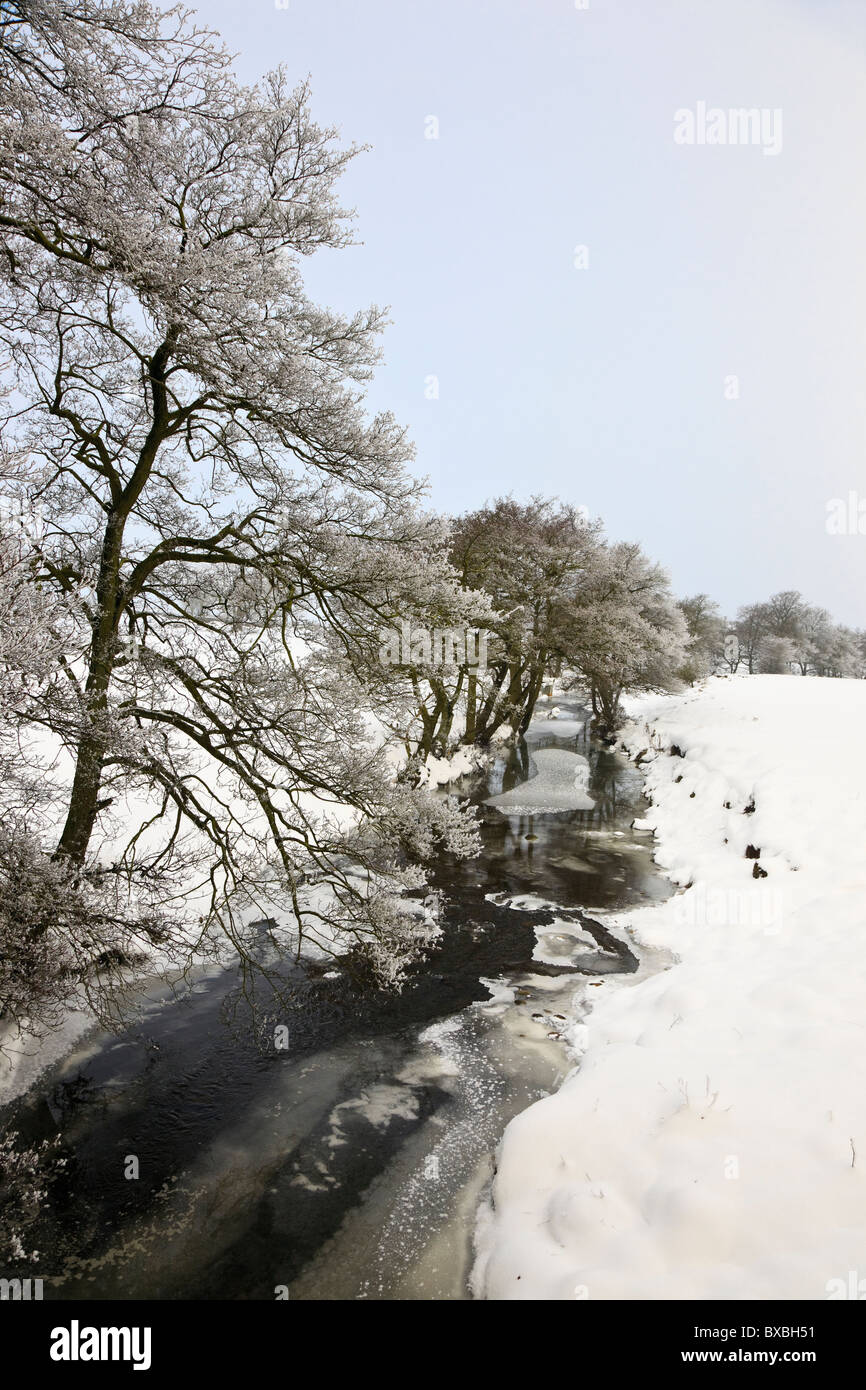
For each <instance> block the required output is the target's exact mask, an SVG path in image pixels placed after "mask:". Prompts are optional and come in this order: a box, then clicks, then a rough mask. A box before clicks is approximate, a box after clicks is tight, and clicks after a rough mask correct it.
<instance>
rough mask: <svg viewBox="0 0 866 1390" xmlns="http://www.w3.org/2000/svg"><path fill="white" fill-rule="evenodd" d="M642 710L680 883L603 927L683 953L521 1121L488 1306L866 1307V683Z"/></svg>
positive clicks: (656, 803)
mask: <svg viewBox="0 0 866 1390" xmlns="http://www.w3.org/2000/svg"><path fill="white" fill-rule="evenodd" d="M630 712H631V714H632V715H633V718H634V721H635V722H634V723H633V724H631V725H630V726H629V727H628V728H627V729H626V731H625V740H626V742H627V744H628V746H629V748H630V750H631V751H632V752H633V753H634V754H637V753H638V752H639V751H640V750H641V749H644V748H648V749H650V758H651V759H652V761H650V762H649V764H648V765H646V759H644V760H642V762H641V766H642V767H643V766H645V765H646V770H647V790H648V794H649V796H650V797H651V799H652V802H653V806H652V809H651V811H650V813H649V816H648V817H647V819H646V821H645V822H642V824H645V825H647V826H649V827H651V828H652V829H653V830H654V831H655V835H656V858H657V860H658V863H659V864H660V865H661V866H662V867H663V868H664V870H665V871H666V872H667V873H668V875H669V876H670V877H671V879H672V880H673V881H674V883H676V884H677V885H679V886H680V888H681V889H682V890H683V891H679V892H677V894H676V895H675V896H674V897H673V898H671V899H670V900H669V901H668V902H665V903H663V904H661V905H659V906H653V907H650V908H644V909H639V910H637V911H633V912H631V913H629V914H621V915H619V916H614V917H613V918H612V919H610V920H608V923H607V924H608V925H609V926H611V927H612V928H613V929H614V930H618V929H619V930H629V931H631V932H633V935H634V938H635V940H636V941H637V942H638V943H639V944H640V943H645V944H646V945H647V946H663V947H665V948H667V949H668V950H669V951H673V952H674V954H675V959H676V962H677V963H675V964H673V965H671V966H669V967H668V968H666V969H663V970H660V971H659V972H658V973H656V974H654V975H651V976H650V977H649V978H646V979H644V980H642V981H640V982H638V983H631V984H630V983H629V980H628V977H623V976H619V977H606V978H605V980H604V984H603V986H602V987H601V988H598V989H594V990H593V991H592V994H593V995H594V996H595V998H594V1000H593V1004H594V1008H593V1011H592V1012H591V1013H590V1015H589V1017H588V1020H587V1023H588V1027H586V1028H583V1029H580V1030H579V1033H577V1034H576V1036H579V1037H580V1038H581V1039H582V1046H583V1047H584V1048H585V1051H584V1054H583V1056H582V1059H581V1061H580V1065H579V1069H578V1070H576V1071H574V1072H573V1073H572V1074H571V1076H570V1077H569V1078H568V1079H567V1080H566V1082H565V1083H564V1084H563V1086H562V1088H561V1089H560V1090H559V1091H558V1092H557V1093H556V1094H554V1095H552V1096H550V1097H549V1098H547V1099H545V1100H542V1101H540V1102H538V1103H537V1104H536V1105H534V1106H532V1107H531V1108H530V1109H529V1110H526V1111H524V1112H523V1113H522V1114H521V1115H519V1116H518V1117H517V1118H516V1119H515V1120H513V1121H512V1122H511V1124H510V1125H509V1127H508V1129H507V1130H506V1133H505V1137H504V1139H503V1142H502V1146H501V1152H500V1154H499V1157H498V1169H497V1175H496V1178H495V1181H494V1186H493V1193H492V1206H491V1205H486V1206H485V1207H483V1208H482V1210H481V1212H480V1213H479V1220H478V1235H477V1252H478V1253H477V1261H476V1266H475V1270H474V1275H473V1285H474V1289H475V1292H476V1294H477V1295H478V1296H480V1297H486V1298H489V1299H575V1298H576V1299H686V1298H705V1299H711V1298H719V1299H737V1298H740V1299H770V1298H782V1299H827V1298H845V1297H851V1296H854V1297H857V1296H858V1295H857V1292H856V1291H857V1290H859V1297H860V1298H866V682H863V681H853V680H832V679H823V680H818V679H809V678H807V679H804V678H803V677H800V676H754V677H745V678H715V679H713V680H711V681H709V682H708V683H707V684H706V685H705V686H704V687H703V688H702V689H700V690H698V691H694V690H692V691H689V692H688V693H686V694H685V695H683V696H667V697H652V698H649V697H648V698H645V699H643V700H642V701H640V702H634V703H633V704H632V705H631V706H630ZM650 735H651V736H650ZM651 745H652V746H651ZM672 746H673V747H675V750H678V751H679V753H681V754H683V755H684V756H679V755H678V752H677V751H674V752H673V753H671V751H670V750H671V748H672ZM752 805H754V811H753V812H751V813H750V812H749V811H747V809H746V808H749V807H751V806H752ZM747 849H748V850H749V852H750V853H752V854H753V853H754V852H755V851H759V858H758V859H755V858H748V857H746V851H747ZM756 864H757V865H759V869H760V870H763V871H765V872H766V874H767V877H766V878H763V877H760V878H754V877H752V875H753V872H754V869H755V865H756ZM688 885H691V886H688Z"/></svg>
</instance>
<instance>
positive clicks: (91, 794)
mask: <svg viewBox="0 0 866 1390" xmlns="http://www.w3.org/2000/svg"><path fill="white" fill-rule="evenodd" d="M122 542H123V520H122V519H121V518H120V517H118V516H117V515H112V516H110V517H109V520H108V524H107V526H106V528H105V536H104V539H103V544H102V558H101V561H100V566H99V579H98V581H97V586H96V599H97V612H96V618H95V620H94V623H93V637H92V641H91V646H90V668H89V670H88V673H87V683H86V685H85V688H84V696H85V708H84V710H83V711H82V717H83V719H84V727H83V729H82V731H81V735H80V737H79V740H78V749H77V753H76V760H75V775H74V777H73V780H72V793H71V796H70V800H69V810H68V812H67V816H66V824H65V825H64V827H63V831H62V834H61V836H60V840H59V842H58V845H57V849H56V851H55V855H56V857H57V858H60V857H63V858H66V859H68V860H69V861H70V862H71V863H73V864H75V865H81V864H83V862H84V856H85V855H86V853H87V846H88V844H89V843H90V837H91V835H92V834H93V827H94V824H95V823H96V816H97V813H98V810H99V789H100V786H101V784H102V769H103V763H104V761H105V754H106V749H107V745H108V728H107V716H108V689H109V686H110V685H111V676H112V672H113V670H114V662H115V659H116V656H117V625H118V622H119V619H120V611H119V605H118V598H119V583H120V556H121V546H122Z"/></svg>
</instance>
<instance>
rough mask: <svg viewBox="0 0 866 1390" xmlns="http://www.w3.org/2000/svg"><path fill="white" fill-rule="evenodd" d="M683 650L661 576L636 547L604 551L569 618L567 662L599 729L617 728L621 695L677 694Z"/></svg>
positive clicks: (680, 626) (678, 614) (683, 638)
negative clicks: (585, 689) (570, 634)
mask: <svg viewBox="0 0 866 1390" xmlns="http://www.w3.org/2000/svg"><path fill="white" fill-rule="evenodd" d="M687 644H688V628H687V626H686V620H685V618H684V616H683V613H682V610H681V609H680V607H679V605H678V604H677V602H676V600H675V599H674V597H673V594H672V593H671V590H670V580H669V577H668V575H667V572H666V571H665V570H664V569H663V568H662V567H661V566H660V565H656V564H654V563H653V562H652V561H651V560H650V559H649V558H648V557H647V556H646V555H645V554H644V553H643V551H642V550H641V548H640V546H639V545H635V544H628V543H624V542H621V543H619V544H617V545H611V546H608V547H606V548H605V550H604V551H603V553H602V563H601V565H600V567H599V569H598V572H597V573H596V574H595V575H594V576H593V579H592V582H591V584H590V585H589V586H588V587H587V591H586V593H585V595H584V596H583V602H582V604H581V607H580V608H579V610H578V611H577V612H576V614H575V622H574V625H573V640H572V645H571V649H570V656H569V664H570V665H572V666H573V667H574V668H576V671H577V672H578V673H579V679H580V680H582V681H583V682H584V683H585V684H586V685H588V687H589V691H590V697H591V700H592V707H593V712H594V713H595V715H596V717H597V718H598V719H599V721H600V723H601V726H602V727H604V728H606V729H608V730H614V729H616V728H617V727H618V726H619V724H620V722H621V719H622V709H621V703H620V702H621V699H622V696H623V695H625V694H629V693H639V692H641V691H648V690H671V689H676V688H677V686H678V685H679V683H680V675H679V672H680V671H681V669H682V666H683V663H684V659H685V656H686V652H687Z"/></svg>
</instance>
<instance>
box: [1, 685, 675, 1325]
mask: <svg viewBox="0 0 866 1390" xmlns="http://www.w3.org/2000/svg"><path fill="white" fill-rule="evenodd" d="M566 712H567V711H566V710H563V713H566ZM541 746H557V747H560V748H566V749H570V750H572V751H576V752H578V753H580V754H581V755H584V756H586V757H587V758H588V760H589V763H590V777H589V786H588V792H589V795H590V797H591V798H592V799H593V800H594V801H595V809H594V810H592V811H589V810H586V811H566V812H558V813H556V814H545V815H534V816H530V815H522V816H521V815H511V816H506V815H505V814H503V813H502V812H501V811H498V810H496V809H494V808H491V807H484V810H483V830H482V834H483V842H484V850H483V854H482V856H481V857H480V859H478V860H474V861H469V862H463V863H455V862H443V863H441V864H440V865H439V867H438V869H437V871H436V874H435V880H434V886H435V887H436V888H437V889H438V890H440V891H441V893H442V894H443V908H442V912H443V915H442V926H443V929H444V930H443V936H442V939H441V942H440V944H438V945H437V947H436V949H434V951H433V952H432V953H431V955H430V957H429V958H428V960H427V961H426V963H424V964H423V965H422V966H421V967H419V968H418V969H417V970H415V971H414V972H413V974H412V975H411V977H410V979H409V982H408V984H407V986H406V987H405V988H404V990H403V992H402V994H400V995H397V996H394V995H384V994H365V993H363V992H360V991H359V990H358V989H357V987H355V986H352V985H351V984H350V983H349V982H348V981H347V980H346V978H345V977H340V978H337V979H326V978H323V977H322V973H321V970H317V969H316V968H315V967H314V968H313V970H312V972H310V971H306V972H304V971H300V970H296V971H294V972H293V973H292V974H291V975H290V976H289V977H288V980H287V982H288V983H289V984H290V985H291V997H290V999H289V1000H286V999H285V998H281V999H280V1000H279V1001H277V1000H275V999H274V998H273V997H269V995H268V993H267V990H262V989H259V992H258V995H257V997H256V999H255V1000H254V1001H253V1003H254V1007H251V1001H250V999H249V995H248V992H245V990H244V989H243V988H239V985H240V984H241V983H242V982H240V981H239V979H238V976H237V973H236V972H231V971H223V972H219V973H213V974H211V975H210V976H203V977H202V978H200V979H198V980H197V981H196V982H195V983H194V984H192V986H191V987H189V988H187V989H186V990H185V992H184V993H183V995H182V997H177V995H176V993H173V992H171V991H169V990H168V989H166V988H164V987H161V988H159V989H157V990H155V991H154V992H153V994H152V995H151V996H150V998H149V1000H148V1002H147V1004H146V1006H145V1009H144V1012H143V1015H142V1017H140V1018H139V1019H138V1020H137V1021H136V1023H135V1024H134V1025H133V1026H130V1028H129V1029H128V1030H127V1031H126V1032H124V1033H122V1034H119V1035H108V1034H104V1033H100V1032H94V1033H93V1034H92V1035H91V1036H90V1037H88V1038H86V1039H85V1040H84V1041H83V1042H82V1044H81V1045H80V1046H79V1047H77V1048H76V1050H75V1051H74V1052H73V1054H72V1055H71V1056H69V1057H67V1058H66V1059H65V1060H64V1061H63V1062H61V1063H59V1064H58V1065H56V1066H54V1067H53V1068H52V1069H50V1070H49V1071H48V1072H46V1073H44V1074H43V1076H42V1077H41V1078H40V1080H39V1082H38V1084H37V1085H36V1087H35V1088H34V1089H33V1090H31V1091H30V1092H29V1093H28V1094H27V1095H26V1096H24V1097H21V1098H20V1099H19V1100H18V1101H16V1102H14V1103H13V1104H12V1105H11V1106H9V1107H7V1109H6V1111H5V1112H4V1113H3V1114H2V1115H0V1124H2V1126H3V1127H4V1128H5V1127H8V1128H11V1129H14V1130H17V1131H18V1132H19V1134H20V1135H21V1136H22V1138H23V1139H25V1140H26V1141H28V1142H31V1143H32V1142H35V1141H38V1140H41V1139H43V1138H54V1137H55V1136H59V1138H60V1152H62V1154H63V1156H64V1157H65V1159H66V1166H65V1168H64V1169H63V1171H62V1173H61V1174H60V1176H59V1177H58V1178H56V1179H55V1180H54V1181H53V1182H52V1183H51V1185H50V1187H49V1192H48V1199H47V1201H46V1205H45V1209H44V1212H43V1215H42V1217H41V1218H40V1220H39V1222H38V1224H37V1226H36V1228H35V1230H33V1231H31V1233H30V1236H31V1243H32V1245H34V1246H35V1247H36V1248H37V1249H38V1250H39V1251H40V1257H39V1261H38V1268H37V1267H30V1268H29V1269H28V1270H27V1273H29V1274H33V1275H37V1274H38V1275H39V1276H41V1277H43V1279H44V1280H45V1296H46V1297H47V1298H97V1299H98V1298H170V1299H212V1298H223V1299H225V1298H228V1299H250V1298H251V1299H262V1298H264V1299H273V1298H274V1297H275V1296H276V1293H275V1291H276V1290H279V1291H280V1293H281V1294H284V1296H288V1297H291V1298H293V1299H298V1298H300V1299H308V1298H309V1299H330V1298H462V1297H466V1296H467V1283H466V1280H467V1273H468V1268H469V1261H470V1254H471V1230H472V1223H473V1217H474V1211H475V1208H476V1206H477V1202H478V1197H479V1194H480V1192H481V1190H482V1187H483V1185H484V1182H485V1181H486V1180H487V1178H488V1176H489V1173H490V1162H491V1155H492V1153H493V1151H494V1149H495V1146H496V1144H497V1142H498V1140H499V1138H500V1136H501V1134H502V1131H503V1129H504V1127H505V1125H506V1124H507V1122H508V1120H509V1119H510V1118H512V1117H513V1115H515V1114H516V1113H518V1112H519V1111H520V1110H522V1109H524V1108H525V1107H526V1106H527V1105H529V1104H531V1103H532V1101H533V1100H535V1099H538V1098H539V1097H540V1096H542V1095H544V1094H547V1093H549V1091H550V1090H551V1089H553V1088H554V1087H555V1086H556V1084H557V1083H558V1082H559V1081H560V1080H561V1079H562V1077H563V1076H564V1075H565V1074H566V1072H567V1071H568V1070H569V1069H570V1065H571V1063H570V1061H569V1059H568V1055H567V1052H566V1049H565V1046H564V1042H563V1040H562V1039H561V1037H560V1036H559V1032H560V1029H561V1028H563V1029H564V1028H565V1023H564V1017H563V1016H564V1015H566V1014H568V1013H570V1012H571V1011H572V1010H573V1007H574V1002H575V996H576V995H577V996H578V1004H577V1007H578V1013H580V1010H581V1008H582V1003H581V1000H582V998H584V997H586V999H587V1002H588V1004H591V1002H592V996H593V987H594V985H595V983H596V982H598V981H600V980H602V979H603V977H604V975H606V974H609V973H611V972H622V971H635V970H636V969H638V967H639V964H640V963H639V962H638V960H637V958H636V956H635V955H634V954H633V952H632V950H631V948H630V945H629V943H628V942H627V941H626V940H625V939H624V938H623V936H622V934H618V933H617V930H616V924H615V921H613V922H611V921H610V920H609V916H608V914H611V913H614V914H615V912H616V910H617V909H622V908H625V907H629V906H633V905H635V904H638V903H640V902H645V901H649V900H652V899H657V898H659V897H661V896H664V894H665V892H666V891H667V890H666V887H665V885H664V882H663V880H661V878H660V877H659V875H658V874H657V873H656V871H655V870H654V869H653V866H652V863H651V860H650V853H649V845H648V842H647V837H646V836H645V835H641V834H639V833H635V832H632V831H631V830H630V829H629V827H630V823H631V821H632V819H633V818H634V817H635V816H636V815H640V814H641V812H642V810H643V803H642V800H641V779H640V775H639V773H637V772H636V771H635V770H634V769H633V768H631V767H630V766H629V765H628V763H627V762H626V761H625V760H624V759H623V758H622V757H620V756H619V755H616V754H614V753H612V752H610V751H609V750H607V749H605V748H604V747H602V746H599V745H594V744H592V745H591V744H588V743H583V742H581V741H580V739H579V738H567V739H558V738H557V737H556V736H555V723H554V722H553V721H551V726H550V729H549V730H548V728H547V726H544V727H543V730H542V732H539V729H538V728H536V729H534V730H533V731H532V733H531V736H530V746H526V745H522V746H521V748H520V749H519V750H517V751H514V752H512V753H511V754H510V755H509V757H508V758H507V759H506V758H503V759H501V760H500V761H499V762H497V763H496V765H495V766H494V767H493V768H492V769H491V770H490V771H489V773H488V774H487V775H486V776H484V777H480V776H479V777H476V778H474V779H469V780H467V781H466V782H465V783H464V785H463V786H462V788H461V790H462V791H463V792H464V794H466V795H470V796H472V798H473V799H475V800H478V801H480V800H482V799H483V798H484V797H485V796H487V795H489V794H491V793H494V794H495V793H498V792H500V791H501V790H503V789H504V790H508V789H509V788H510V787H512V786H514V785H516V784H518V783H519V782H520V781H522V780H523V779H525V778H526V776H527V775H528V774H529V773H530V772H531V771H532V765H531V752H532V748H538V747H541ZM525 895H530V896H529V901H528V902H527V901H526V900H525ZM515 899H517V901H515ZM594 914H597V915H594ZM545 928H546V929H547V930H546V931H545ZM539 933H540V934H541V937H542V938H543V941H544V951H543V956H544V958H543V959H542V960H539V959H538V958H534V957H533V952H534V951H535V950H536V947H537V943H538V942H539ZM641 968H645V963H644V964H643V965H641ZM277 1023H278V1024H280V1025H282V1026H284V1027H285V1028H287V1030H288V1040H289V1045H288V1047H287V1049H286V1050H284V1051H276V1050H275V1049H274V1046H273V1041H272V1039H273V1028H274V1025H275V1024H277ZM130 1172H137V1176H135V1177H129V1176H127V1174H128V1173H130ZM0 1272H2V1271H0Z"/></svg>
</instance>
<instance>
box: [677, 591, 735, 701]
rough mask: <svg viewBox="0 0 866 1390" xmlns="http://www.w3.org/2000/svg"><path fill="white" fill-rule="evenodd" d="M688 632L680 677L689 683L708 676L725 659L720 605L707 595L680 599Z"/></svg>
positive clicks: (723, 630)
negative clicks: (684, 658) (686, 649)
mask: <svg viewBox="0 0 866 1390" xmlns="http://www.w3.org/2000/svg"><path fill="white" fill-rule="evenodd" d="M679 608H680V611H681V612H682V614H683V617H684V618H685V620H686V625H687V627H688V632H689V640H688V653H687V656H686V661H685V665H684V666H683V668H682V671H681V673H680V674H681V676H682V678H683V680H686V681H688V682H689V683H691V682H693V681H696V680H698V679H699V678H700V677H701V676H706V675H709V674H710V672H711V671H713V670H714V669H715V668H716V666H717V665H718V664H719V662H721V661H722V660H723V658H724V652H725V631H726V624H725V621H724V619H723V618H722V615H721V612H720V610H719V605H718V604H717V603H715V602H714V601H713V599H711V598H710V597H709V595H708V594H693V595H692V596H691V597H690V598H683V599H680V600H679Z"/></svg>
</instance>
